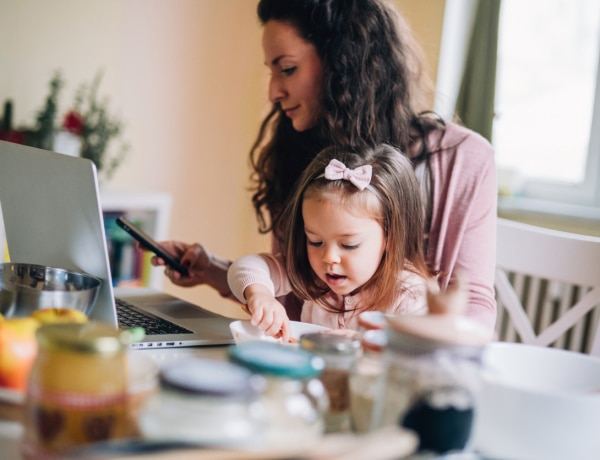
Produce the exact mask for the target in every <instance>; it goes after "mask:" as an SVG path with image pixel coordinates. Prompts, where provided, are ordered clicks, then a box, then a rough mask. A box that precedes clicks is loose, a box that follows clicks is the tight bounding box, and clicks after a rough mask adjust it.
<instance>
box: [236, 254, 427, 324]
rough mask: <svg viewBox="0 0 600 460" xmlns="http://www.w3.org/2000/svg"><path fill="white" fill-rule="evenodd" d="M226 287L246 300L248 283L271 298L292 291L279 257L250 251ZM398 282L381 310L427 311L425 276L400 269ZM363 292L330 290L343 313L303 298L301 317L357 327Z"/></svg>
mask: <svg viewBox="0 0 600 460" xmlns="http://www.w3.org/2000/svg"><path fill="white" fill-rule="evenodd" d="M227 277H228V281H229V286H230V287H231V291H232V293H233V295H235V296H236V297H237V299H238V300H239V301H240V302H242V303H246V300H245V298H244V290H245V289H246V288H247V287H248V286H250V285H251V284H261V285H263V286H266V287H267V288H269V289H270V290H271V293H272V294H273V296H274V297H279V296H283V295H285V294H288V293H290V292H291V286H290V283H289V280H288V277H287V273H286V271H285V267H284V265H283V263H282V260H281V257H276V256H273V255H272V254H253V255H248V256H244V257H242V258H240V259H238V260H236V261H235V262H234V263H233V264H232V265H231V267H229V271H228V273H227ZM398 283H399V284H401V287H402V288H403V289H402V291H401V294H399V295H398V296H397V297H396V299H395V300H394V302H393V304H392V305H385V306H381V307H380V308H378V310H379V311H382V312H384V313H398V314H413V315H423V314H426V313H427V301H426V286H425V279H424V278H422V277H420V276H418V275H415V274H414V273H412V272H409V271H407V270H403V271H402V272H400V273H399V275H398ZM365 296H368V293H366V292H362V291H361V292H359V293H357V294H355V295H353V296H349V295H348V296H340V295H336V294H333V293H329V294H327V295H326V296H325V300H326V301H327V303H328V304H329V305H331V306H333V307H337V308H338V309H339V310H341V311H343V314H340V313H333V312H330V311H328V310H326V309H325V308H324V307H323V306H322V305H321V304H319V303H317V302H313V301H305V302H304V303H303V305H302V313H301V317H300V320H301V321H304V322H307V323H313V324H320V325H321V326H326V327H329V328H332V329H358V315H359V314H360V313H361V312H363V311H365V310H366V309H367V307H366V306H365V303H364V301H363V299H364V298H365Z"/></svg>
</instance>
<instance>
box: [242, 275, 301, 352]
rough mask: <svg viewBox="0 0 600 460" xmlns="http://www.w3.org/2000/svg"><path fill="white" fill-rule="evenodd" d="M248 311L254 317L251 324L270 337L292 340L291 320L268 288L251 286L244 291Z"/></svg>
mask: <svg viewBox="0 0 600 460" xmlns="http://www.w3.org/2000/svg"><path fill="white" fill-rule="evenodd" d="M244 296H245V298H246V304H247V306H248V311H249V312H250V314H251V315H252V318H251V320H250V323H251V324H252V325H253V326H256V327H258V328H259V329H260V330H261V331H263V332H264V333H265V334H266V335H268V336H274V337H277V338H281V340H282V341H283V342H284V343H285V342H289V340H290V339H291V329H290V320H289V318H288V316H287V313H286V311H285V308H284V307H283V305H281V303H279V302H278V301H277V300H276V299H275V297H273V294H271V292H270V291H269V289H268V288H267V287H266V286H263V285H262V284H251V285H250V286H248V287H247V288H246V290H245V291H244Z"/></svg>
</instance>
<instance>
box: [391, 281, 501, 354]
mask: <svg viewBox="0 0 600 460" xmlns="http://www.w3.org/2000/svg"><path fill="white" fill-rule="evenodd" d="M467 301H468V289H467V282H466V280H465V279H464V277H463V276H458V277H457V278H456V281H455V282H454V283H453V284H451V285H450V286H448V288H447V289H445V290H443V291H441V290H440V289H439V287H438V285H437V283H436V282H435V281H431V283H429V284H428V285H427V303H428V307H429V314H427V315H424V316H411V315H396V316H391V315H390V316H386V321H387V324H388V329H389V331H390V332H391V333H392V334H396V335H399V336H402V337H404V338H410V339H416V340H419V341H421V342H423V343H428V344H429V345H431V346H433V347H434V348H437V347H442V346H445V345H447V346H454V345H457V346H460V345H466V346H483V345H485V344H486V343H488V342H489V341H490V340H492V334H491V333H490V332H489V331H488V330H487V329H486V328H485V327H483V326H482V325H481V324H479V323H478V322H477V321H475V320H473V319H472V318H468V317H466V316H464V312H465V311H466V308H467ZM398 338H399V337H398Z"/></svg>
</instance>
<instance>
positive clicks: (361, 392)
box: [350, 329, 387, 433]
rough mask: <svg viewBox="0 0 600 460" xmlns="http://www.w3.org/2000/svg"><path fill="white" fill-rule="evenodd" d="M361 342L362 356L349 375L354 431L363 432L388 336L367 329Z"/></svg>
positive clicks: (367, 428) (368, 421)
mask: <svg viewBox="0 0 600 460" xmlns="http://www.w3.org/2000/svg"><path fill="white" fill-rule="evenodd" d="M360 343H361V346H362V354H361V355H360V357H359V358H358V360H357V361H356V365H355V366H354V368H353V369H352V372H351V373H350V414H351V418H352V429H353V431H354V432H356V433H366V432H368V431H370V430H371V420H372V412H373V403H374V400H375V395H376V394H377V393H378V391H379V390H380V388H381V375H382V372H383V350H384V348H385V346H386V344H387V333H386V331H384V330H382V329H371V330H366V331H365V332H364V333H363V334H362V336H361V338H360Z"/></svg>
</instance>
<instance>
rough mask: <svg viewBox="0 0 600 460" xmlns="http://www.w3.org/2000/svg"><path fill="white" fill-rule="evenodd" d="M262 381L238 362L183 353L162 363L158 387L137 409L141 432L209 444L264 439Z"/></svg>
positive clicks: (161, 438) (243, 443)
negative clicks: (202, 357)
mask: <svg viewBox="0 0 600 460" xmlns="http://www.w3.org/2000/svg"><path fill="white" fill-rule="evenodd" d="M264 388H265V380H264V378H262V377H261V376H259V375H257V374H254V373H252V372H250V371H249V370H248V369H245V368H243V367H241V366H238V365H236V364H233V363H230V362H227V361H219V360H212V359H201V358H187V359H181V360H178V361H176V362H174V363H172V364H170V365H168V366H166V367H164V368H163V369H162V370H161V372H160V374H159V390H158V391H157V392H156V393H155V394H154V395H152V396H151V397H150V399H149V401H148V403H147V404H146V405H145V406H144V407H142V408H141V410H140V413H139V416H138V427H139V430H140V432H141V434H142V437H144V438H146V439H151V440H155V441H167V442H171V441H174V442H189V443H196V444H202V445H211V446H223V447H225V446H243V447H246V446H254V445H260V444H261V443H262V438H263V434H264V429H265V412H264V407H263V406H262V403H261V401H260V394H261V392H262V391H263V390H264Z"/></svg>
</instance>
